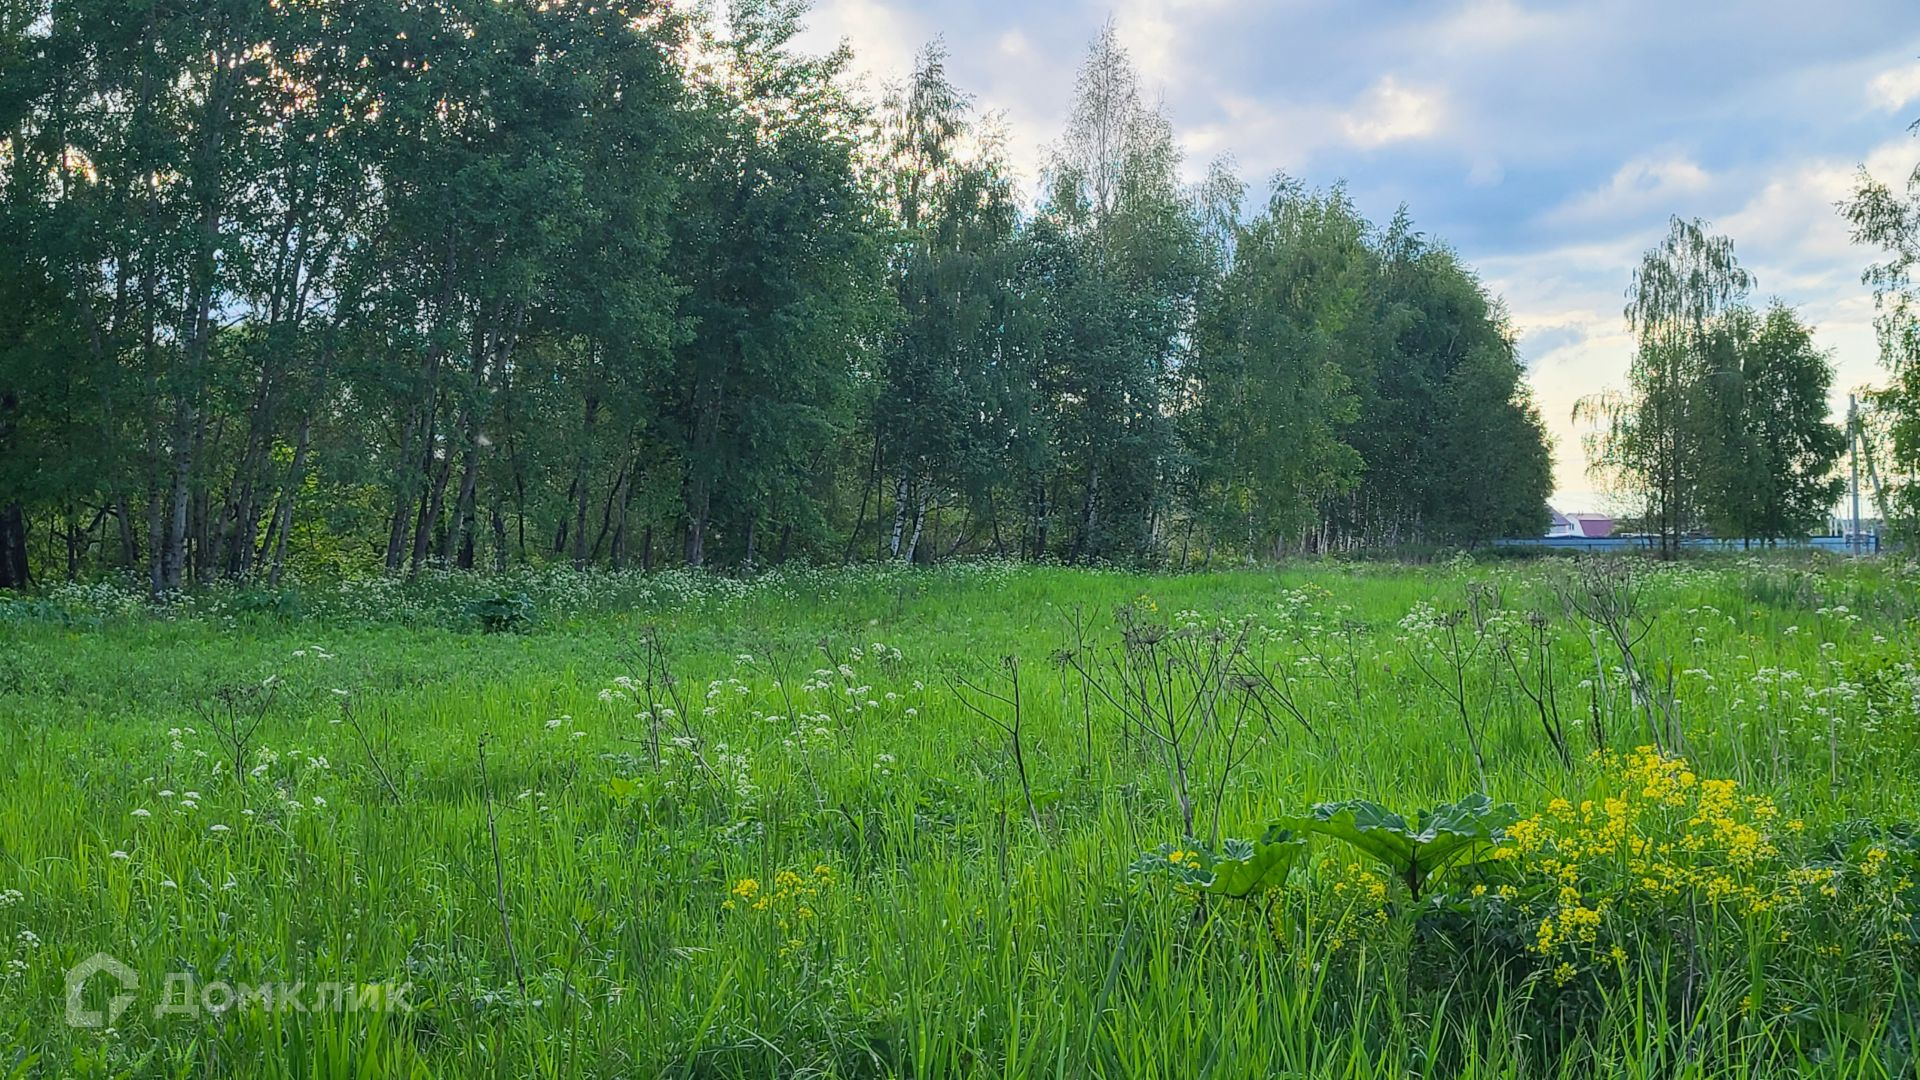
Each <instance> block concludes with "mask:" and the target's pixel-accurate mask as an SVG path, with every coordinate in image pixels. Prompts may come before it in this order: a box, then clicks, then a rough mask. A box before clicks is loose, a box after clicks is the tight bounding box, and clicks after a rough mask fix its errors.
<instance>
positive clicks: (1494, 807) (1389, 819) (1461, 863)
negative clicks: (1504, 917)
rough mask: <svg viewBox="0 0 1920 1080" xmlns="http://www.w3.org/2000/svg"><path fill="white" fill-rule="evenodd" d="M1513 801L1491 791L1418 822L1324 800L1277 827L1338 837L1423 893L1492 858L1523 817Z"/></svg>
mask: <svg viewBox="0 0 1920 1080" xmlns="http://www.w3.org/2000/svg"><path fill="white" fill-rule="evenodd" d="M1519 817H1520V815H1519V812H1518V811H1516V810H1515V809H1514V808H1513V805H1512V804H1511V803H1498V804H1496V803H1495V802H1493V800H1491V799H1489V798H1487V797H1486V796H1485V795H1479V794H1474V795H1469V796H1467V797H1466V798H1464V799H1461V800H1459V801H1458V802H1451V803H1443V804H1441V805H1439V806H1436V807H1434V808H1433V809H1432V810H1422V811H1420V812H1419V814H1418V815H1416V816H1415V818H1414V821H1413V823H1412V824H1409V823H1408V822H1407V819H1406V818H1404V817H1402V816H1401V815H1399V814H1396V813H1394V812H1392V811H1390V810H1388V809H1387V808H1386V807H1384V806H1381V805H1380V804H1379V803H1376V802H1370V801H1368V800H1366V799H1352V800H1348V801H1346V802H1332V803H1320V804H1318V805H1316V806H1315V807H1314V808H1313V809H1312V810H1311V811H1309V812H1307V813H1306V814H1305V815H1303V816H1301V817H1295V818H1282V819H1281V820H1279V821H1276V822H1275V823H1274V828H1276V829H1291V830H1294V831H1296V832H1300V833H1317V834H1319V835H1321V836H1328V837H1332V838H1333V839H1335V840H1339V841H1341V842H1342V843H1345V844H1347V845H1349V846H1351V847H1353V848H1354V849H1356V850H1358V851H1360V852H1362V853H1364V854H1366V855H1367V856H1368V857H1370V858H1372V859H1373V860H1374V861H1375V862H1378V863H1379V864H1380V865H1382V866H1384V867H1386V868H1387V869H1388V870H1390V871H1391V872H1392V873H1393V875H1394V876H1395V877H1397V878H1399V879H1400V882H1401V883H1402V884H1404V885H1405V886H1406V887H1407V892H1408V893H1409V894H1411V895H1412V897H1413V898H1414V899H1415V900H1418V899H1420V897H1421V895H1422V894H1423V893H1425V891H1426V889H1427V887H1428V885H1429V884H1430V883H1431V882H1432V881H1433V879H1434V878H1435V877H1437V876H1439V875H1440V874H1442V873H1445V872H1450V871H1454V872H1457V871H1459V870H1462V869H1464V868H1466V867H1469V866H1473V865H1475V864H1477V863H1480V862H1483V861H1485V860H1486V859H1487V858H1489V857H1490V856H1491V855H1492V854H1493V852H1494V850H1495V849H1496V848H1498V847H1499V845H1500V844H1501V842H1502V841H1503V840H1505V838H1506V829H1507V826H1509V825H1512V824H1513V823H1514V822H1515V821H1517V820H1519Z"/></svg>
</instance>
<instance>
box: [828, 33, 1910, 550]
mask: <svg viewBox="0 0 1920 1080" xmlns="http://www.w3.org/2000/svg"><path fill="white" fill-rule="evenodd" d="M1108 19H1112V20H1113V21H1114V24H1115V27H1116V29H1117V31H1118V34H1119V37H1120V40H1121V42H1122V44H1123V45H1124V46H1125V47H1126V48H1127V50H1128V52H1129V54H1130V55H1131V57H1132V59H1133V61H1134V63H1135V65H1136V66H1137V67H1138V68H1139V69H1140V72H1141V76H1142V81H1143V84H1144V86H1145V88H1146V89H1147V91H1148V93H1149V94H1151V95H1153V96H1155V97H1157V98H1158V100H1159V101H1160V102H1161V104H1162V107H1163V108H1164V109H1165V111H1166V113H1167V114H1168V116H1169V117H1170V118H1171V120H1172V121H1173V125H1174V130H1175V133H1176V136H1177V138H1178V140H1179V142H1180V144H1181V147H1182V149H1183V150H1184V152H1185V155H1186V160H1185V169H1186V172H1187V174H1188V176H1189V177H1190V178H1191V179H1195V180H1197V179H1198V178H1199V177H1200V176H1201V175H1202V174H1203V172H1204V171H1205V169H1206V167H1207V165H1208V163H1209V162H1210V161H1212V160H1214V159H1215V158H1217V157H1219V156H1221V155H1231V157H1232V159H1233V160H1234V161H1235V162H1236V164H1237V166H1238V171H1239V173H1240V175H1242V176H1243V177H1245V178H1246V179H1247V180H1249V181H1250V182H1251V183H1253V184H1254V186H1255V194H1256V195H1257V194H1258V193H1259V192H1261V191H1264V189H1265V187H1266V181H1267V180H1268V179H1269V178H1271V177H1272V176H1273V175H1274V174H1276V173H1279V172H1284V173H1287V174H1289V175H1291V176H1294V177H1297V178H1299V179H1301V180H1304V181H1306V182H1308V183H1310V184H1314V185H1327V184H1332V183H1334V182H1336V181H1344V182H1345V183H1346V184H1347V186H1348V189H1349V191H1350V192H1351V194H1352V196H1353V198H1354V201H1355V202H1356V204H1357V205H1358V206H1359V207H1360V209H1361V210H1362V211H1363V212H1365V213H1366V214H1367V215H1368V216H1369V217H1371V218H1373V219H1374V220H1376V221H1384V220H1386V218H1388V217H1389V216H1390V215H1391V214H1392V213H1393V211H1394V209H1395V208H1396V207H1397V206H1399V205H1401V204H1405V205H1406V206H1407V208H1408V209H1409V211H1410V212H1411V213H1412V215H1413V218H1414V221H1415V223H1416V225H1417V227H1418V228H1419V229H1420V230H1421V231H1422V232H1425V233H1426V234H1427V235H1428V236H1429V237H1431V238H1434V239H1438V240H1441V241H1444V242H1446V243H1447V244H1449V245H1451V246H1452V247H1453V248H1454V249H1455V250H1457V251H1458V252H1459V253H1460V254H1461V256H1462V257H1463V258H1464V259H1465V261H1466V262H1467V263H1468V264H1470V265H1472V266H1474V267H1475V268H1476V269H1477V270H1478V271H1479V273H1480V275H1481V276H1482V278H1483V279H1484V280H1485V281H1486V283H1487V285H1488V286H1489V287H1490V288H1491V289H1492V290H1493V291H1494V292H1495V293H1497V294H1498V295H1499V296H1501V297H1502V298H1503V299H1504V301H1505V303H1506V306H1507V309H1508V311H1509V313H1510V315H1511V317H1512V321H1513V326H1514V329H1515V332H1516V334H1517V335H1518V339H1519V346H1520V353H1521V356H1522V358H1523V360H1524V361H1525V362H1526V364H1527V367H1528V370H1529V372H1530V377H1531V380H1532V384H1533V387H1534V393H1535V396H1536V399H1537V400H1538V402H1539V405H1540V409H1541V413H1542V415H1543V417H1544V418H1545V420H1546V422H1547V426H1548V429H1549V431H1550V433H1551V434H1552V435H1553V437H1554V439H1555V443H1556V445H1555V480H1556V486H1557V491H1556V493H1555V505H1556V506H1557V507H1558V508H1559V509H1561V510H1563V511H1569V512H1573V511H1590V512H1604V511H1608V510H1613V509H1621V508H1622V507H1619V506H1617V505H1616V504H1615V503H1614V502H1613V500H1612V499H1611V498H1610V497H1608V496H1607V495H1605V494H1603V493H1600V492H1597V491H1595V490H1594V489H1595V487H1596V486H1597V485H1596V484H1595V483H1594V482H1593V481H1592V480H1591V479H1590V478H1589V476H1588V474H1587V470H1586V460H1585V454H1584V451H1583V448H1582V445H1581V432H1580V430H1578V429H1576V427H1575V426H1574V424H1573V422H1572V419H1571V413H1572V409H1573V404H1574V402H1575V401H1576V400H1578V399H1579V398H1580V397H1582V396H1584V395H1587V394H1590V393H1594V392H1596V391H1600V390H1604V389H1607V388H1609V387H1613V388H1617V387H1619V386H1620V385H1621V384H1622V382H1623V379H1624V375H1625V371H1626V367H1627V362H1628V359H1629V357H1630V356H1631V353H1632V339H1631V337H1630V336H1629V335H1628V332H1627V327H1626V323H1625V320H1624V318H1623V317H1622V315H1621V309H1622V307H1623V306H1624V302H1625V301H1624V293H1625V289H1626V286H1627V282H1628V279H1629V276H1630V275H1631V273H1632V270H1633V267H1634V265H1635V264H1636V263H1637V262H1638V261H1639V257H1640V254H1641V252H1643V251H1645V250H1646V249H1647V248H1648V247H1651V246H1652V245H1654V244H1655V243H1657V242H1658V241H1659V239H1660V238H1661V237H1662V236H1663V235H1664V234H1665V232H1666V227H1667V221H1668V219H1669V217H1671V216H1673V215H1676V214H1677V215H1680V216H1683V217H1701V218H1705V219H1706V220H1708V221H1709V222H1711V223H1712V224H1713V225H1714V226H1715V227H1716V229H1717V230H1718V231H1720V232H1722V233H1724V234H1726V235H1727V236H1729V237H1731V238H1732V240H1733V242H1734V246H1735V251H1736V253H1737V254H1738V256H1739V257H1740V259H1741V261H1742V263H1743V264H1744V265H1745V266H1746V267H1747V269H1748V270H1749V271H1751V272H1752V273H1753V274H1754V276H1755V278H1756V279H1757V282H1758V288H1757V289H1756V291H1755V294H1754V297H1753V299H1754V300H1755V302H1757V303H1764V302H1766V301H1768V300H1770V299H1772V298H1774V297H1778V298H1779V299H1781V300H1782V301H1784V302H1786V303H1787V304H1788V305H1790V306H1792V307H1793V308H1794V309H1795V310H1796V311H1798V313H1799V314H1800V316H1801V318H1802V319H1803V320H1804V321H1807V322H1808V323H1810V324H1811V325H1813V326H1814V327H1815V328H1816V332H1817V338H1818V340H1819V342H1820V343H1821V345H1822V346H1823V347H1825V348H1827V349H1828V350H1830V351H1831V352H1832V355H1833V358H1834V362H1835V365H1836V369H1837V375H1836V379H1835V382H1834V397H1835V406H1836V409H1844V407H1845V402H1846V395H1847V392H1848V391H1849V390H1851V389H1854V388H1857V387H1860V386H1864V385H1868V384H1871V383H1873V382H1875V381H1876V380H1878V379H1879V378H1880V374H1881V373H1880V370H1879V367H1878V362H1877V359H1876V357H1877V351H1876V348H1875V345H1874V339H1873V326H1872V320H1873V296H1872V291H1871V290H1870V289H1869V288H1868V287H1867V286H1865V285H1863V284H1862V283H1861V280H1860V275H1861V271H1862V270H1863V269H1864V268H1865V266H1866V264H1867V263H1868V262H1870V261H1871V260H1872V258H1873V254H1872V253H1871V252H1870V251H1868V250H1866V249H1862V248H1859V247H1856V246H1854V245H1853V244H1852V243H1851V242H1850V241H1849V239H1848V235H1847V227H1846V224H1845V222H1844V221H1842V220H1841V218H1840V217H1839V215H1838V214H1837V213H1836V211H1835V209H1834V204H1835V203H1836V202H1837V201H1838V200H1840V199H1842V198H1844V197H1845V196H1846V195H1847V194H1848V193H1849V192H1850V191H1851V190H1852V187H1853V185H1854V182H1855V178H1856V177H1857V174H1858V171H1859V170H1860V169H1861V168H1862V167H1864V168H1866V169H1867V170H1869V171H1870V172H1871V173H1873V174H1874V175H1875V176H1878V177H1879V178H1881V179H1883V180H1886V181H1888V182H1890V183H1896V184H1898V183H1901V182H1904V180H1905V178H1906V177H1907V175H1908V174H1909V173H1910V172H1912V171H1913V169H1914V168H1915V166H1916V165H1920V138H1916V137H1915V136H1914V134H1913V133H1912V132H1910V131H1909V130H1908V128H1909V125H1910V124H1912V123H1913V122H1914V121H1915V120H1920V0H1826V2H1819V3H1816V2H1810V0H1662V2H1654V0H1581V2H1578V3H1575V2H1558V3H1544V2H1531V3H1530V2H1526V0H1425V2H1415V0H1403V2H1385V0H975V2H971V3H964V4H955V3H936V2H933V0H816V2H815V6H814V10H813V12H812V13H811V14H810V16H809V23H808V30H807V34H806V36H805V38H804V39H803V42H804V44H806V45H807V46H809V47H812V48H816V49H823V50H824V49H826V48H830V47H832V46H833V45H835V44H837V43H838V42H840V41H843V40H844V41H846V42H848V43H849V44H851V46H852V48H853V51H854V56H855V61H854V66H855V70H856V72H857V74H858V76H859V77H860V78H861V79H862V81H864V82H865V83H866V84H867V85H868V87H869V88H871V89H874V90H878V89H879V88H881V87H883V86H884V85H886V84H887V83H889V82H893V81H898V80H899V79H901V78H903V77H904V76H905V74H906V73H907V71H908V70H909V68H910V66H911V64H912V60H913V56H914V54H915V53H916V52H917V51H918V50H919V49H920V48H921V47H922V46H923V45H924V44H926V43H927V42H928V41H930V40H932V39H934V38H935V37H940V38H943V39H944V40H945V42H946V45H947V48H948V50H949V53H950V57H949V62H948V68H949V72H950V75H951V77H952V78H953V79H954V81H955V82H956V83H958V84H959V85H960V86H961V87H962V88H963V89H965V90H967V91H968V92H969V93H971V94H972V95H973V97H974V100H975V104H976V106H977V107H978V108H979V109H981V110H982V111H984V112H991V113H997V114H999V116H1000V118H1001V121H1002V123H1003V124H1004V126H1005V128H1006V130H1007V134H1008V136H1009V144H1010V145H1009V152H1010V155H1011V157H1012V158H1013V161H1014V163H1015V164H1016V165H1017V166H1018V167H1019V168H1020V170H1021V172H1022V174H1023V175H1024V177H1025V178H1026V180H1027V181H1028V183H1029V186H1030V187H1031V186H1032V185H1033V184H1034V183H1035V182H1037V179H1038V175H1039V172H1040V168H1041V164H1042V163H1043V162H1044V161H1045V160H1046V158H1047V150H1048V147H1049V146H1050V145H1052V144H1053V143H1054V142H1056V141H1057V140H1058V139H1059V137H1060V133H1061V132H1062V131H1063V129H1064V128H1065V125H1066V118H1067V111H1068V109H1069V107H1070V103H1071V99H1072V95H1073V85H1074V75H1075V72H1076V70H1077V68H1078V66H1079V64H1080V61H1081V59H1082V58H1083V56H1084V55H1085V52H1086V49H1087V45H1088V43H1089V42H1090V41H1091V40H1092V38H1093V36H1094V35H1095V33H1097V32H1098V30H1099V28H1100V26H1101V25H1102V24H1103V23H1104V22H1105V21H1106V20H1108Z"/></svg>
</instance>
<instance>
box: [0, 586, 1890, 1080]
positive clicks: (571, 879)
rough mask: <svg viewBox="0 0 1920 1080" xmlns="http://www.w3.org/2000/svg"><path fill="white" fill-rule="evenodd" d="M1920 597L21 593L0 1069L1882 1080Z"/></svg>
mask: <svg viewBox="0 0 1920 1080" xmlns="http://www.w3.org/2000/svg"><path fill="white" fill-rule="evenodd" d="M1916 616H1920V570H1916V569H1915V568H1914V567H1913V566H1912V565H1910V564H1901V563H1898V562H1895V561H1892V560H1861V561H1858V562H1854V563H1841V562H1835V561H1825V560H1809V559H1806V558H1791V559H1789V558H1785V557H1779V558H1772V557H1769V558H1758V557H1755V558H1716V559H1709V560H1703V561H1689V562H1683V563H1680V564H1675V565H1656V564H1653V563H1649V562H1640V561H1619V562H1611V561H1609V562H1574V561H1571V560H1540V561H1490V562H1480V563H1475V562H1474V561H1473V560H1470V559H1465V558H1462V559H1459V560H1456V561H1454V562H1451V563H1446V564H1440V565H1433V566H1419V567H1408V566H1387V565H1368V564H1339V563H1330V562H1329V563H1306V564H1301V565H1298V566H1292V567H1286V568H1281V569H1262V570H1251V569H1250V570H1236V571H1227V572H1213V573H1204V574H1188V575H1179V576H1172V575H1167V576H1161V575H1149V574H1138V573H1129V572H1122V571H1096V570H1081V569H1064V568H1057V567H1020V566H1013V565H1006V564H991V563H989V564H969V565H956V566H945V567H939V568H933V569H908V568H850V569H846V570H805V571H776V572H772V573H768V574H764V575H762V576H759V577H756V578H753V579H750V580H740V579H730V578H724V577H717V576H704V575H697V574H685V573H663V574H655V575H650V576H645V575H639V574H612V573H598V574H594V573H588V574H574V573H571V572H559V571H553V572H548V571H538V572H535V571H529V572H523V573H518V574H514V575H508V576H501V577H475V576H473V575H460V574H451V573H440V572H437V571H435V572H427V573H425V574H423V575H421V576H420V577H419V578H417V579H414V580H411V581H407V580H400V579H387V578H375V579H368V580H349V581H333V582H312V583H305V584H298V585H294V586H291V587H289V588H287V589H284V590H273V591H266V590H244V589H221V590H210V591H206V592H201V593H194V594H189V595H188V596H186V597H184V598H183V599H181V600H180V601H178V602H177V603H175V604H173V605H170V606H168V607H165V608H161V609H151V608H148V607H147V606H146V605H145V604H144V603H142V602H141V601H140V600H139V599H138V597H137V595H136V594H134V593H132V592H130V591H128V590H126V589H122V588H120V587H117V586H114V585H111V584H107V585H86V586H79V585H76V586H56V587H53V588H50V589H48V590H46V591H43V592H40V593H36V594H33V595H30V596H24V597H16V598H13V599H10V600H0V716H4V723H3V724H0V740H4V742H0V953H5V954H6V955H5V957H4V968H3V969H0V1077H4V1078H8V1080H11V1078H16V1077H18V1078H25V1077H34V1078H38V1077H182V1078H185V1077H208V1076H235V1077H260V1078H278V1077H286V1078H347V1077H464V1076H503V1077H554V1078H562V1077H652V1076H674V1077H767V1076H787V1077H883V1076H955V1077H958V1076H968V1077H971V1076H981V1077H1009V1078H1010V1077H1040V1076H1051V1077H1094V1076H1100V1077H1142V1076H1178V1077H1199V1076H1223V1077H1225V1076H1236V1077H1237V1076H1338V1077H1370V1076H1381V1077H1386V1076H1403V1075H1419V1076H1435V1077H1438V1076H1446V1077H1454V1076H1476V1077H1477V1076H1502V1077H1517V1076H1549V1077H1588V1076H1607V1077H1613V1076H1627V1077H1649V1078H1653V1077H1662V1078H1664V1077H1675V1076H1700V1077H1707V1076H1712V1077H1721V1076H1727V1077H1757V1076H1783V1075H1807V1076H1814V1075H1818V1076H1844V1077H1897V1076H1907V1077H1912V1076H1916V1075H1920V1051H1917V1050H1916V1042H1917V1041H1920V986H1916V979H1920V890H1917V889H1916V884H1915V882H1916V880H1920V832H1916V830H1915V827H1914V825H1913V823H1914V822H1920V775H1917V774H1920V715H1917V712H1916V710H1917V709H1920V674H1916V666H1915V664H1916V648H1917V647H1920V646H1917V645H1916V638H1915V634H1914V631H1915V618H1916ZM1481 796H1484V798H1483V797H1481ZM97 953H106V954H109V955H110V956H112V957H113V958H114V959H115V960H116V961H118V962H120V963H124V964H125V965H127V966H128V968H130V969H131V974H132V976H133V977H134V978H135V979H137V982H138V988H137V990H135V991H132V992H130V995H129V996H130V1001H128V1002H127V1003H126V1007H125V1008H124V1009H123V1010H122V1011H120V1012H118V1014H117V1015H115V1016H112V1017H111V1019H110V1020H104V1019H103V1022H102V1023H101V1024H100V1026H76V1025H75V1024H73V1023H70V1022H69V1021H70V1019H72V1016H71V1014H70V1011H69V1007H70V1006H73V1007H78V1008H82V1009H84V1010H90V1011H92V1012H93V1013H95V1014H96V1015H98V1016H101V1017H103V1018H104V1017H105V1016H106V1013H107V1012H109V1011H110V1010H111V1009H112V1005H113V1001H112V997H113V994H114V992H115V991H116V990H117V986H115V985H114V982H113V979H111V978H97V979H94V980H91V981H89V982H88V983H87V984H85V985H84V986H82V987H81V988H80V990H79V992H78V993H77V994H76V995H75V997H74V998H73V1000H72V1001H71V1002H70V1001H69V1000H68V995H67V991H66V987H65V984H64V982H63V977H64V973H65V972H66V971H67V970H68V969H69V968H70V967H71V966H72V965H74V964H76V963H78V962H80V961H81V960H83V959H85V958H87V957H89V956H92V955H94V954H97ZM296 984H297V985H298V986H299V987H302V988H304V989H301V990H298V991H293V990H290V989H289V988H290V987H294V986H295V985H296ZM343 985H345V986H352V987H356V988H360V987H366V986H369V985H371V986H376V987H386V988H388V990H387V992H386V997H385V998H384V999H383V998H382V997H381V996H380V995H379V994H373V993H369V992H366V991H364V990H361V989H355V990H350V991H346V992H344V993H343V992H340V991H338V990H337V988H338V987H340V986H343ZM187 986H191V987H192V991H191V993H183V991H182V988H183V987H187ZM262 987H267V988H270V989H269V991H268V992H266V993H262V992H261V988H262ZM317 987H329V988H336V989H332V990H322V991H316V990H315V988H317ZM229 988H231V992H228V989H229ZM396 988H397V989H396ZM383 1000H384V1001H385V1002H386V1007H382V1001H383ZM396 1000H397V1002H398V1004H399V1006H401V1007H393V1006H394V1002H395V1001H396ZM83 1019H84V1018H83Z"/></svg>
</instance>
